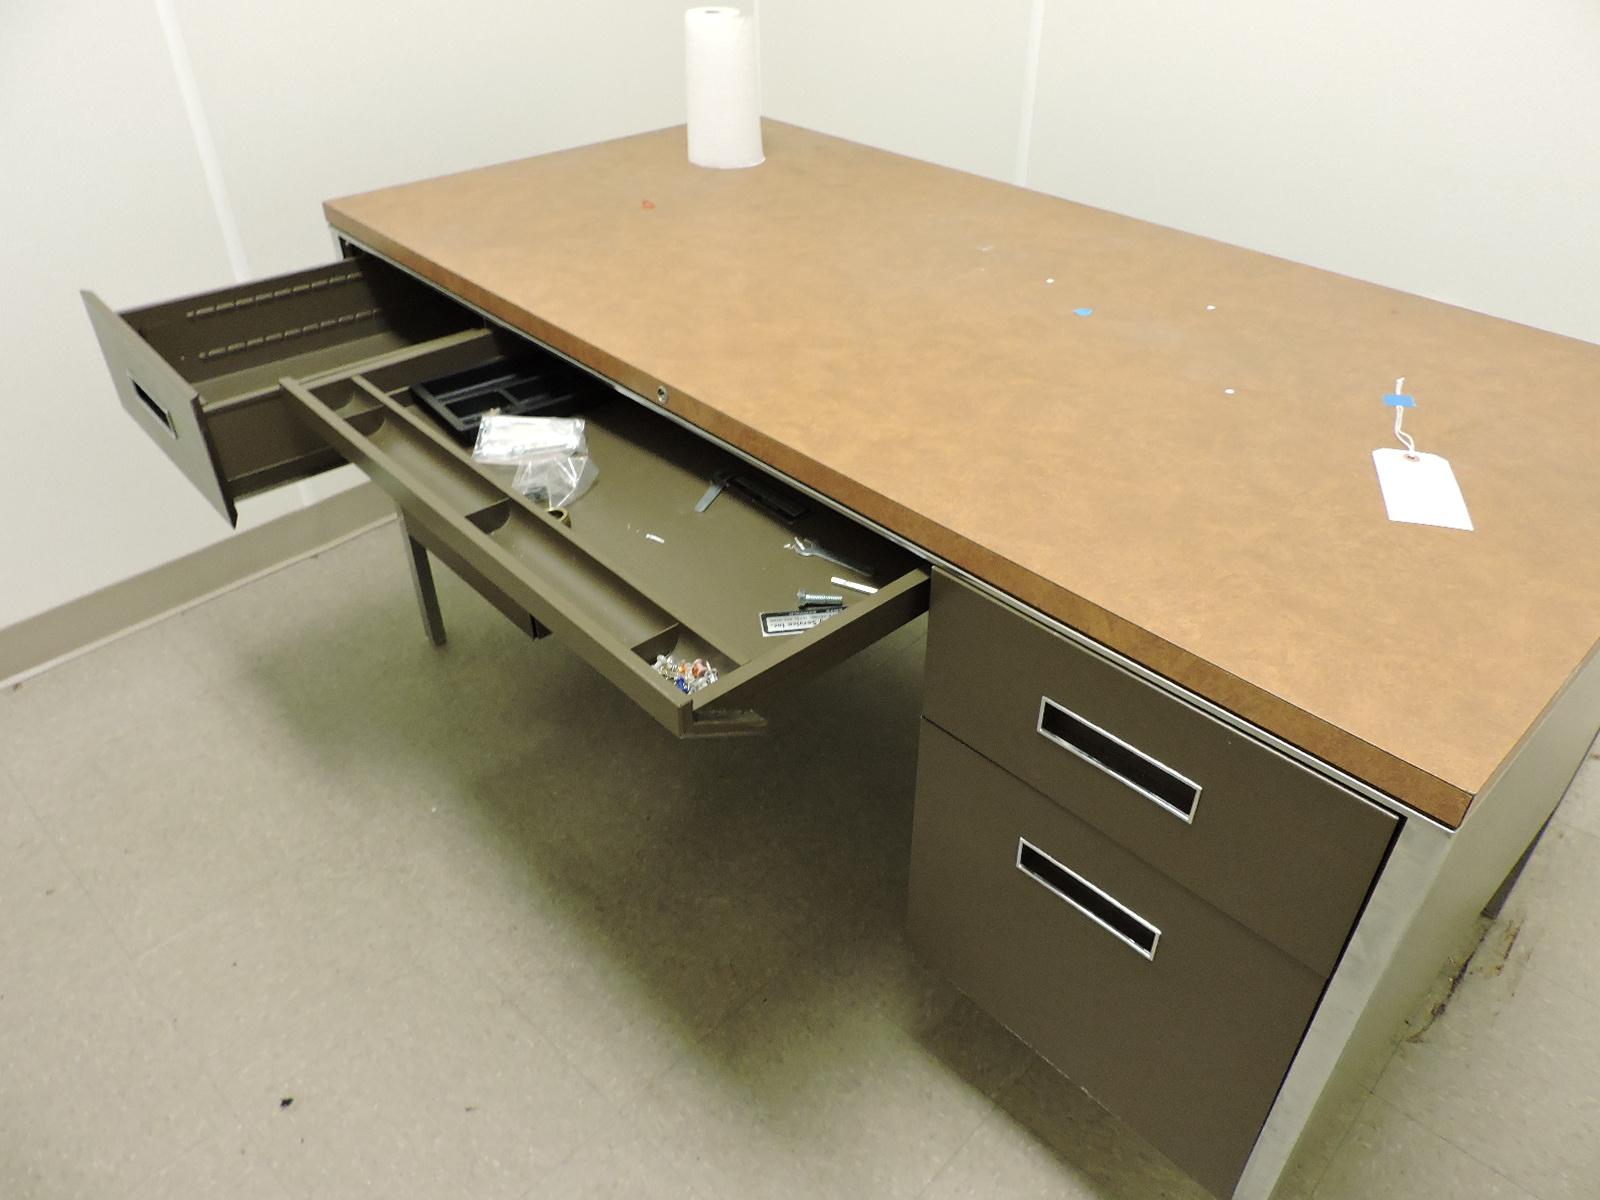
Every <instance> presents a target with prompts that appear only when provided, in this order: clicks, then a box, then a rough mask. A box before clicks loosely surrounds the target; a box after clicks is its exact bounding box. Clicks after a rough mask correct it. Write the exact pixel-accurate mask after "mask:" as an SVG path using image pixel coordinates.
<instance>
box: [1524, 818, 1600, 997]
mask: <svg viewBox="0 0 1600 1200" xmlns="http://www.w3.org/2000/svg"><path fill="white" fill-rule="evenodd" d="M1597 906H1600V835H1596V834H1592V833H1588V832H1586V831H1585V830H1583V829H1580V828H1577V827H1576V826H1572V825H1565V824H1552V825H1551V826H1550V827H1549V828H1548V829H1546V830H1545V833H1544V837H1543V838H1541V839H1540V842H1539V848H1538V850H1537V851H1536V852H1535V854H1534V857H1533V859H1532V861H1531V862H1530V863H1529V864H1528V867H1527V869H1526V870H1525V871H1524V873H1523V877H1522V879H1521V880H1519V881H1518V884H1517V888H1516V891H1515V892H1513V893H1512V900H1511V902H1510V903H1508V905H1507V907H1506V910H1505V912H1504V913H1502V916H1503V917H1504V918H1505V919H1506V920H1508V921H1510V922H1511V924H1512V925H1513V927H1514V932H1515V934H1516V942H1515V945H1514V946H1513V947H1512V948H1511V949H1510V951H1509V954H1510V961H1511V964H1512V965H1514V966H1521V965H1523V964H1525V965H1526V966H1527V967H1528V968H1529V969H1530V970H1533V971H1537V972H1538V973H1539V974H1541V975H1544V976H1545V977H1546V978H1548V979H1550V980H1552V981H1553V982H1555V983H1557V984H1560V985H1561V986H1562V987H1565V988H1568V989H1569V990H1571V991H1574V992H1577V993H1578V994H1580V995H1582V996H1586V997H1587V998H1588V999H1589V1000H1591V1001H1592V1002H1594V1003H1596V1004H1600V955H1596V953H1595V939H1594V929H1595V921H1594V914H1595V912H1596V911H1597Z"/></svg>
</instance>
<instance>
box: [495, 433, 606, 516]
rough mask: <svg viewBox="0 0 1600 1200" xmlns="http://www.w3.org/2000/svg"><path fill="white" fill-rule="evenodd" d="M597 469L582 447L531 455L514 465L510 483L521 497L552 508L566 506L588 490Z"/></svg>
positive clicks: (586, 449) (587, 451) (598, 472)
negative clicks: (543, 503)
mask: <svg viewBox="0 0 1600 1200" xmlns="http://www.w3.org/2000/svg"><path fill="white" fill-rule="evenodd" d="M599 474H600V469H599V468H598V467H596V466H595V465H594V461H593V460H592V459H591V458H590V457H589V448H588V446H587V445H585V446H583V447H582V448H581V449H579V450H578V451H577V452H576V453H573V454H562V453H559V452H557V453H550V454H533V455H527V456H525V457H524V458H523V459H522V461H521V462H520V463H519V464H518V466H517V474H516V478H514V479H513V480H512V481H511V485H512V486H513V487H514V488H516V489H517V491H519V492H521V493H522V494H523V495H524V496H531V497H533V498H534V499H535V500H543V501H544V502H545V503H546V504H548V505H549V506H550V507H551V508H566V507H567V506H568V505H569V504H571V503H572V502H573V501H574V500H576V499H578V497H580V496H582V495H583V494H584V493H585V492H587V491H588V490H589V488H590V486H591V485H592V484H593V483H594V481H595V478H596V477H597V476H598V475H599Z"/></svg>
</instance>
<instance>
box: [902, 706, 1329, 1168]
mask: <svg viewBox="0 0 1600 1200" xmlns="http://www.w3.org/2000/svg"><path fill="white" fill-rule="evenodd" d="M909 924H910V931H911V936H912V938H913V940H914V941H915V942H916V944H917V946H918V948H919V949H920V950H921V952H922V953H923V954H924V955H925V956H926V957H927V958H928V959H929V960H930V961H931V962H932V963H933V964H934V965H936V966H937V967H939V968H940V969H941V970H943V971H944V972H945V973H946V974H947V975H948V976H949V977H950V979H951V980H952V981H953V982H954V983H955V984H956V985H957V986H959V987H960V988H961V989H962V990H963V991H965V992H967V993H968V994H969V995H970V996H971V997H972V998H973V1000H975V1001H976V1002H977V1003H978V1004H979V1005H981V1006H982V1007H983V1008H985V1009H986V1010H988V1011H989V1012H990V1013H992V1014H993V1015H994V1016H995V1017H996V1018H998V1019H999V1020H1000V1021H1002V1022H1003V1023H1004V1024H1005V1025H1006V1026H1008V1027H1009V1028H1010V1029H1011V1030H1012V1031H1013V1032H1015V1033H1016V1034H1017V1035H1018V1036H1019V1037H1020V1038H1022V1039H1023V1040H1024V1041H1026V1042H1027V1043H1028V1044H1029V1045H1030V1046H1032V1047H1033V1048H1034V1049H1035V1050H1036V1051H1038V1052H1039V1053H1040V1054H1041V1055H1042V1056H1043V1057H1044V1058H1046V1059H1048V1060H1049V1061H1050V1062H1051V1063H1052V1064H1053V1065H1054V1066H1055V1067H1057V1068H1058V1069H1059V1070H1061V1071H1062V1072H1063V1073H1064V1074H1066V1075H1067V1076H1068V1077H1069V1078H1071V1079H1072V1080H1073V1081H1074V1082H1075V1083H1077V1084H1078V1085H1079V1086H1081V1087H1083V1088H1084V1089H1085V1090H1086V1091H1088V1092H1089V1093H1090V1094H1091V1095H1092V1096H1094V1097H1095V1098H1096V1099H1097V1100H1098V1101H1099V1102H1100V1103H1102V1104H1103V1105H1104V1106H1105V1107H1106V1108H1108V1109H1110V1110H1111V1111H1112V1112H1114V1113H1116V1114H1117V1115H1118V1116H1120V1117H1122V1118H1123V1119H1124V1120H1126V1121H1127V1122H1128V1123H1129V1124H1130V1125H1132V1126H1133V1127H1134V1128H1135V1129H1137V1130H1139V1132H1140V1133H1142V1134H1143V1135H1144V1136H1145V1137H1147V1138H1149V1139H1150V1141H1151V1142H1152V1143H1154V1144H1155V1145H1156V1146H1158V1147H1159V1148H1160V1149H1161V1150H1163V1151H1164V1152H1165V1153H1166V1154H1167V1155H1168V1156H1170V1157H1171V1158H1172V1159H1173V1161H1174V1162H1176V1163H1177V1164H1178V1165H1179V1166H1181V1167H1182V1168H1184V1170H1186V1171H1188V1172H1189V1173H1190V1174H1191V1175H1193V1176H1194V1177H1195V1178H1196V1179H1197V1180H1199V1181H1200V1182H1201V1183H1203V1184H1204V1185H1206V1186H1207V1187H1208V1188H1210V1189H1212V1190H1213V1191H1215V1192H1216V1193H1217V1194H1219V1195H1224V1196H1225V1195H1228V1194H1229V1193H1230V1192H1231V1191H1232V1189H1233V1186H1234V1184H1235V1183H1236V1182H1237V1180H1238V1178H1239V1175H1240V1173H1241V1172H1242V1171H1243V1169H1244V1165H1245V1162H1246V1160H1247V1159H1248V1157H1249V1155H1250V1151H1251V1149H1252V1147H1253V1146H1254V1144H1255V1140H1256V1136H1257V1134H1258V1133H1259V1132H1260V1130H1261V1127H1262V1125H1263V1123H1264V1122H1265V1120H1266V1116H1267V1113H1268V1110H1269V1109H1270V1108H1271V1106H1272V1102H1273V1099H1274V1097H1275V1096H1276V1095H1277V1091H1278V1088H1279V1085H1280V1084H1281V1083H1282V1081H1283V1077H1284V1074H1285V1072H1286V1071H1287V1070H1288V1067H1289V1063H1290V1060H1291V1059H1292V1058H1293V1056H1294V1052H1295V1049H1296V1048H1297V1046H1298V1045H1299V1043H1300V1039H1301V1037H1302V1036H1303V1034H1304V1032H1305V1028H1306V1026H1307V1024H1308V1023H1309V1021H1310V1019H1311V1015H1312V1012H1313V1010H1314V1009H1315V1008H1316V1004H1317V1000H1318V997H1319V996H1320V994H1321V991H1322V986H1323V981H1322V979H1321V978H1320V977H1319V976H1317V975H1316V974H1315V973H1313V972H1312V971H1310V970H1308V969H1307V968H1306V967H1304V966H1302V965H1301V964H1300V963H1298V962H1296V961H1295V960H1294V959H1293V958H1291V957H1290V956H1288V955H1287V954H1285V953H1283V952H1282V951H1280V950H1279V949H1277V948H1276V947H1275V946H1273V945H1271V944H1270V943H1269V942H1267V941H1265V940H1264V939H1262V938H1261V937H1259V936H1257V935H1256V934H1254V933H1252V932H1250V931H1249V930H1247V929H1246V928H1244V927H1243V926H1242V925H1240V924H1239V923H1238V922H1236V921H1234V920H1233V919H1231V918H1229V917H1227V916H1225V915H1223V914H1222V913H1221V912H1219V911H1217V910H1216V909H1215V908H1213V907H1211V906H1210V905H1208V904H1206V903H1205V902H1204V901H1202V900H1200V899H1198V898H1197V897H1196V896H1195V895H1194V894H1193V893H1191V892H1189V891H1187V890H1185V889H1184V888H1182V887H1180V886H1179V885H1178V884H1176V883H1174V882H1173V881H1172V880H1170V879H1168V878H1167V877H1165V876H1164V875H1161V874H1159V873H1158V872H1156V871H1154V870H1152V869H1151V868H1150V867H1148V866H1146V865H1145V864H1144V863H1143V862H1141V861H1140V860H1139V859H1137V858H1135V857H1134V856H1133V855H1131V854H1129V853H1128V852H1127V851H1125V850H1123V849H1122V848H1121V847H1119V846H1118V845H1117V844H1116V843H1114V842H1112V841H1110V840H1109V839H1107V838H1106V837H1104V836H1102V835H1101V834H1099V833H1097V832H1096V831H1095V830H1094V829H1093V828H1092V827H1090V826H1089V825H1087V824H1085V823H1084V822H1083V821H1081V820H1079V819H1078V818H1076V817H1074V816H1073V815H1072V814H1071V813H1069V812H1067V811H1065V810H1063V809H1062V808H1061V807H1060V806H1058V805H1056V804H1054V803H1052V802H1051V801H1050V800H1048V799H1046V798H1045V797H1044V796H1041V795H1040V794H1039V793H1037V792H1035V791H1034V790H1033V789H1032V788H1030V787H1029V786H1028V785H1026V784H1024V783H1022V782H1021V781H1019V780H1017V779H1015V778H1013V777H1012V776H1011V775H1009V774H1007V773H1006V772H1005V771H1003V770H1001V769H1000V768H999V767H997V766H995V765H994V764H993V763H991V762H989V761H988V760H987V759H985V758H983V757H981V756H980V755H978V754H977V753H975V752H973V751H972V750H970V749H968V748H967V747H965V746H963V745H962V744H961V743H959V742H957V741H956V740H955V739H954V738H952V737H950V736H949V735H948V734H946V733H944V732H943V731H942V730H940V729H939V728H938V727H937V726H934V725H932V724H930V723H928V722H926V721H925V722H923V726H922V743H921V752H920V755H919V759H918V775H917V799H916V817H915V824H914V831H913V839H912V857H911V893H910V915H909Z"/></svg>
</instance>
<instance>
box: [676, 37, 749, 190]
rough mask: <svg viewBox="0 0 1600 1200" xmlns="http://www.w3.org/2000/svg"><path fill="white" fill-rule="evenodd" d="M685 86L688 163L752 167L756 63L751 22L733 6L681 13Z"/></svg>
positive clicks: (702, 165)
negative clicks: (686, 89) (687, 104)
mask: <svg viewBox="0 0 1600 1200" xmlns="http://www.w3.org/2000/svg"><path fill="white" fill-rule="evenodd" d="M683 32H684V41H685V44H686V48H687V60H686V62H685V75H686V76H687V79H688V84H689V161H690V162H692V163H694V164H695V165H696V166H700V167H753V166H755V165H756V164H757V163H759V162H761V161H763V159H764V158H765V155H763V154H762V152H761V59H760V55H759V53H758V47H757V44H756V27H755V22H754V21H752V20H751V19H750V18H749V17H747V16H745V15H744V13H742V12H740V11H739V10H738V9H737V8H691V9H690V10H689V11H688V12H686V13H684V14H683Z"/></svg>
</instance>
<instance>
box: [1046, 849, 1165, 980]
mask: <svg viewBox="0 0 1600 1200" xmlns="http://www.w3.org/2000/svg"><path fill="white" fill-rule="evenodd" d="M1017 870H1019V871H1021V872H1022V873H1023V874H1024V875H1026V876H1028V878H1030V879H1032V880H1033V881H1034V882H1035V883H1037V884H1039V885H1040V886H1041V887H1043V888H1045V889H1046V890H1047V891H1049V892H1051V893H1052V894H1054V895H1055V896H1056V897H1058V898H1059V899H1062V900H1065V901H1066V902H1067V903H1068V904H1070V905H1072V907H1073V908H1075V909H1077V910H1078V911H1079V912H1081V913H1082V914H1083V915H1084V916H1086V917H1088V918H1089V919H1090V920H1091V921H1093V922H1094V923H1095V924H1096V925H1098V926H1100V927H1101V928H1102V929H1104V930H1105V931H1106V932H1107V933H1109V934H1111V935H1112V936H1113V937H1115V938H1117V939H1118V940H1119V941H1121V942H1123V943H1125V944H1126V945H1128V946H1131V947H1132V948H1133V949H1134V950H1136V951H1138V952H1139V954H1140V955H1141V956H1143V957H1144V958H1147V959H1150V960H1152V961H1154V959H1155V956H1156V943H1157V942H1159V941H1160V940H1161V930H1159V929H1157V928H1156V927H1155V926H1154V925H1152V924H1150V922H1149V921H1146V920H1145V919H1144V918H1143V917H1141V916H1140V915H1139V914H1138V913H1136V912H1134V911H1133V910H1132V909H1131V908H1128V907H1127V906H1126V905H1124V904H1122V903H1121V902H1120V901H1118V900H1117V899H1115V898H1114V897H1112V896H1110V895H1108V894H1107V893H1106V892H1104V891H1102V890H1101V889H1099V888H1097V887H1095V885H1094V884H1092V883H1090V882H1089V881H1088V880H1087V879H1085V878H1084V877H1083V876H1082V875H1079V874H1078V873H1077V872H1076V871H1074V870H1072V868H1070V867H1065V866H1062V865H1061V864H1060V863H1059V862H1057V861H1056V860H1055V859H1053V858H1051V857H1050V856H1049V855H1048V854H1046V853H1045V852H1044V851H1043V850H1041V849H1039V847H1037V846H1035V845H1034V844H1033V843H1032V842H1030V841H1029V840H1028V839H1027V838H1018V839H1017Z"/></svg>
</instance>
